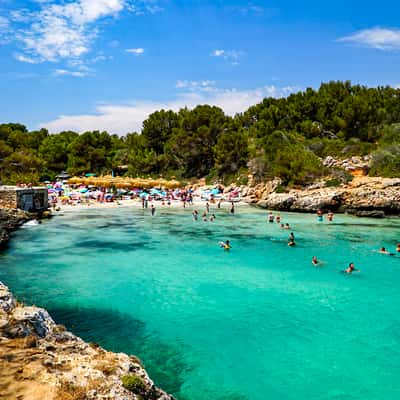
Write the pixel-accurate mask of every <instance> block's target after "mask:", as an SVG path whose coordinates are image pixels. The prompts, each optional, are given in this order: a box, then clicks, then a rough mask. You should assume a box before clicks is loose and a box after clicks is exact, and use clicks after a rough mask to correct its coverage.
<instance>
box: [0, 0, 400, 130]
mask: <svg viewBox="0 0 400 400" xmlns="http://www.w3.org/2000/svg"><path fill="white" fill-rule="evenodd" d="M324 3H327V2H321V1H315V0H303V1H294V0H287V1H278V0H274V1H253V2H248V1H232V0H225V1H211V0H202V1H200V0H199V1H194V0H193V1H190V0H189V1H177V0H141V1H139V0H137V1H136V0H65V1H62V0H0V77H1V78H0V82H1V84H0V85H1V93H2V96H1V97H0V122H10V121H13V122H21V123H24V124H26V125H27V126H28V127H29V128H30V129H36V128H39V127H47V128H49V129H50V131H52V132H57V131H60V130H63V129H74V130H77V131H84V130H89V129H100V130H103V129H105V130H108V131H109V132H112V133H118V134H123V133H126V132H132V131H135V130H136V131H138V130H140V127H141V123H142V121H143V119H145V118H146V116H147V115H148V114H149V113H151V112H152V111H154V110H156V109H160V108H171V109H175V110H177V109H179V108H180V107H183V106H185V105H187V106H189V107H193V106H194V105H196V104H201V103H209V104H216V105H219V106H221V107H222V108H223V109H224V110H225V111H226V112H227V113H228V114H231V115H233V114H234V113H236V112H241V111H244V110H245V109H246V108H247V107H248V106H250V105H252V104H255V103H257V102H259V101H260V100H261V99H262V98H263V97H265V96H284V95H287V94H289V93H290V92H292V91H296V90H300V89H304V88H306V87H308V86H312V87H315V88H317V87H318V86H319V84H320V83H321V82H323V81H329V80H336V79H341V80H351V81H352V82H353V83H361V84H366V85H369V86H377V85H393V86H397V85H399V84H400V77H399V72H398V71H399V61H400V51H399V50H400V29H399V28H398V25H399V22H398V21H399V17H400V12H399V11H398V4H397V2H395V1H392V0H387V1H385V2H384V3H382V6H381V7H379V6H377V3H376V2H372V1H370V0H364V1H360V0H353V1H352V2H349V1H344V0H336V1H335V2H329V4H324Z"/></svg>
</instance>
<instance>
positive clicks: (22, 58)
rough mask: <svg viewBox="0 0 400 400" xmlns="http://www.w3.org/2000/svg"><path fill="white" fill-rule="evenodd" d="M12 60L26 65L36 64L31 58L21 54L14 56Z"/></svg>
mask: <svg viewBox="0 0 400 400" xmlns="http://www.w3.org/2000/svg"><path fill="white" fill-rule="evenodd" d="M14 58H15V59H16V60H18V61H21V62H24V63H28V64H36V63H37V61H36V60H34V59H33V58H30V57H27V56H24V55H23V54H14Z"/></svg>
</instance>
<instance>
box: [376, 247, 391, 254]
mask: <svg viewBox="0 0 400 400" xmlns="http://www.w3.org/2000/svg"><path fill="white" fill-rule="evenodd" d="M378 253H381V254H390V253H389V252H388V251H387V250H386V248H385V247H381V248H380V249H379V251H378Z"/></svg>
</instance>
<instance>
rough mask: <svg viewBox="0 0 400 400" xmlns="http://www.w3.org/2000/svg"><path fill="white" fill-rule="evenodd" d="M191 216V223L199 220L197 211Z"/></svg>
mask: <svg viewBox="0 0 400 400" xmlns="http://www.w3.org/2000/svg"><path fill="white" fill-rule="evenodd" d="M192 215H193V221H197V220H198V219H199V212H198V211H197V210H194V211H193V212H192Z"/></svg>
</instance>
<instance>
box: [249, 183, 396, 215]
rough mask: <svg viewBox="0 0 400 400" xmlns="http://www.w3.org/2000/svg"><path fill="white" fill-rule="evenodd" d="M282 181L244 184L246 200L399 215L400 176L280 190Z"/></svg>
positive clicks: (278, 206)
mask: <svg viewBox="0 0 400 400" xmlns="http://www.w3.org/2000/svg"><path fill="white" fill-rule="evenodd" d="M279 187H280V181H279V180H274V181H271V182H268V183H267V184H261V185H256V186H253V187H243V188H242V196H243V200H244V201H245V202H246V203H248V204H252V205H256V206H258V207H261V208H265V209H270V210H279V211H293V212H305V213H307V212H308V213H313V212H316V211H317V210H318V209H321V210H323V211H325V212H327V211H332V212H337V213H349V214H354V215H357V216H360V217H376V218H383V217H385V216H398V215H400V179H398V178H397V179H389V178H370V177H357V178H354V179H353V180H352V181H351V182H349V183H348V184H343V185H340V186H337V187H327V186H326V183H325V182H321V183H319V184H315V185H312V186H310V187H309V188H307V189H303V190H297V189H292V190H290V191H288V192H285V193H278V192H277V189H278V188H279Z"/></svg>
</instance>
